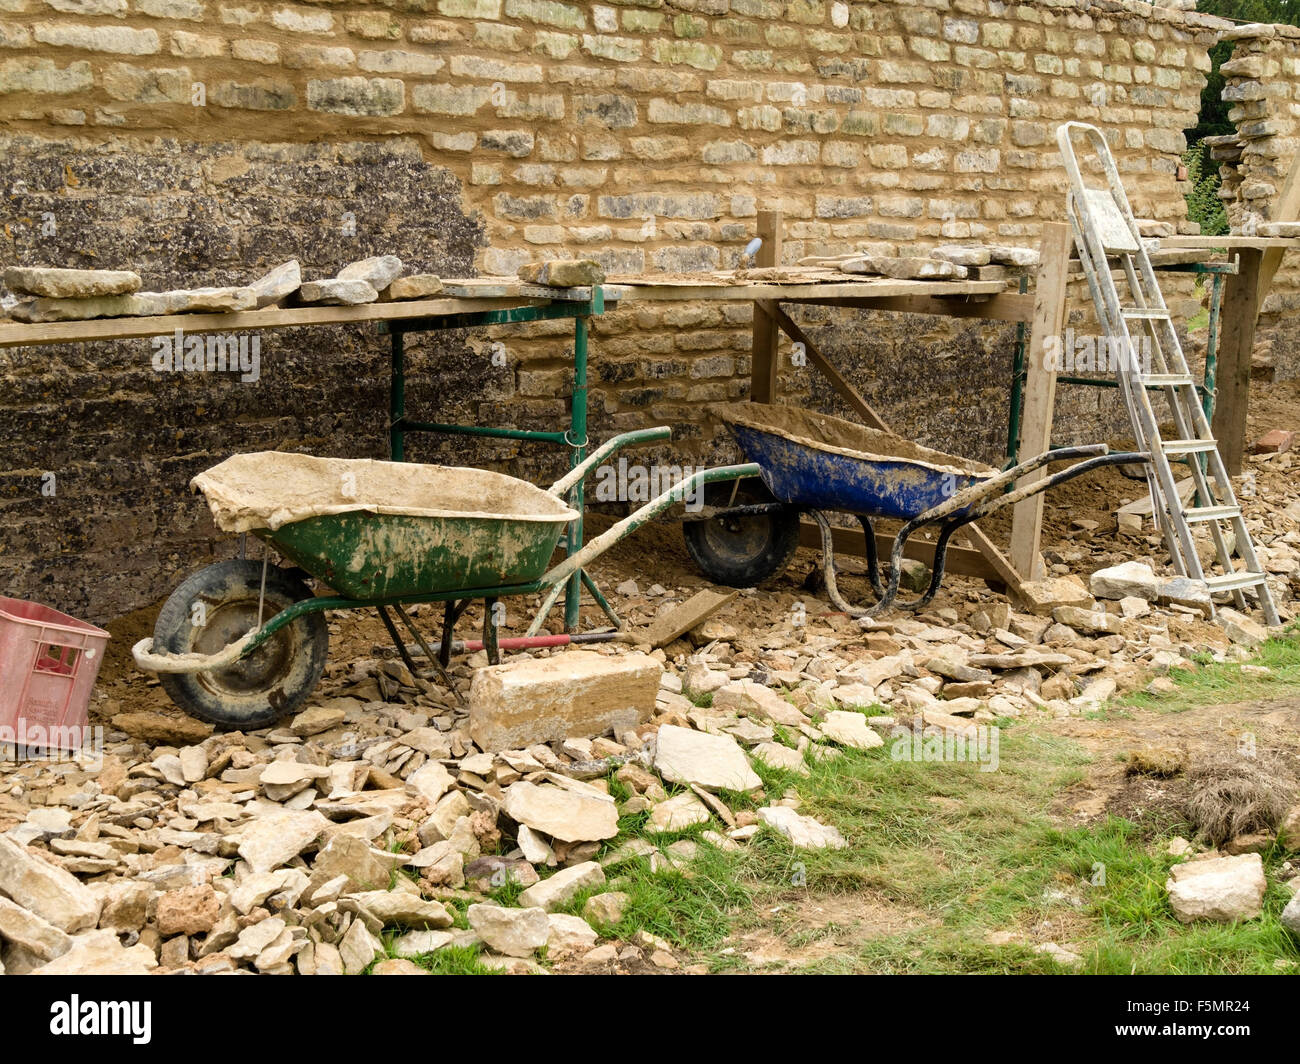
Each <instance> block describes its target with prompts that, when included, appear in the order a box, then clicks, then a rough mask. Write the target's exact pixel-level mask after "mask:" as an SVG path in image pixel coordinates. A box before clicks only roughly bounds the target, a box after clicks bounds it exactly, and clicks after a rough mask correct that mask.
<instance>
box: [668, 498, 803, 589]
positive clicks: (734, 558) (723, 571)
mask: <svg viewBox="0 0 1300 1064" xmlns="http://www.w3.org/2000/svg"><path fill="white" fill-rule="evenodd" d="M704 501H705V505H707V506H725V505H727V504H728V503H729V502H732V501H733V499H732V484H731V483H730V482H726V481H724V482H721V483H717V484H708V485H706V486H705V489H704ZM774 501H775V500H774V499H773V498H772V494H771V492H769V491H768V490H767V488H766V487H764V486H763V482H762V481H761V480H758V479H757V478H749V479H746V480H742V481H740V486H739V489H738V490H737V491H736V494H735V498H734V502H735V504H736V505H754V504H757V503H768V502H774ZM682 535H683V536H684V537H685V539H686V551H687V553H688V554H690V556H691V560H692V561H694V562H695V564H696V565H697V566H699V568H700V571H701V572H702V573H704V575H705V576H707V577H708V578H709V579H710V580H712V581H713V582H714V583H716V584H725V585H726V586H727V587H758V586H759V585H761V584H763V583H765V582H766V581H768V580H771V579H773V578H774V577H776V576H779V575H780V574H781V573H782V572H784V571H785V567H786V566H787V565H789V564H790V559H791V558H793V557H794V552H795V551H796V550H797V549H798V547H799V511H798V510H796V509H794V508H793V507H783V508H782V509H780V510H777V511H774V512H772V513H767V514H753V515H750V516H747V517H737V518H729V517H715V518H713V519H711V520H708V521H684V522H682Z"/></svg>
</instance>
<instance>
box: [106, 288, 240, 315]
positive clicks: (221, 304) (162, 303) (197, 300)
mask: <svg viewBox="0 0 1300 1064" xmlns="http://www.w3.org/2000/svg"><path fill="white" fill-rule="evenodd" d="M131 299H132V301H133V302H132V309H131V311H130V313H131V314H132V315H138V316H140V317H152V316H154V315H158V314H195V313H209V314H221V313H231V312H233V311H237V310H252V309H253V308H254V307H256V306H257V293H256V292H255V291H254V290H253V289H252V288H192V289H183V290H179V291H175V292H137V293H136V294H135V295H134V296H132V297H131Z"/></svg>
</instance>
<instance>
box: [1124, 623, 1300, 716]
mask: <svg viewBox="0 0 1300 1064" xmlns="http://www.w3.org/2000/svg"><path fill="white" fill-rule="evenodd" d="M1242 665H1252V666H1255V665H1264V666H1266V667H1267V668H1268V669H1269V670H1270V674H1268V675H1253V674H1251V673H1249V672H1243V671H1242ZM1169 678H1170V679H1171V680H1173V682H1174V683H1175V684H1176V685H1177V687H1178V690H1176V691H1174V692H1171V693H1170V694H1165V695H1150V694H1147V693H1145V692H1139V693H1137V694H1133V695H1130V696H1129V697H1128V698H1126V699H1125V700H1124V703H1123V704H1125V705H1129V706H1137V707H1139V708H1142V709H1154V710H1158V711H1160V712H1162V713H1179V712H1182V711H1184V710H1187V709H1191V708H1192V707H1193V706H1203V705H1231V704H1232V703H1234V702H1254V701H1263V700H1266V699H1270V698H1285V697H1286V696H1288V695H1294V694H1300V633H1297V632H1296V631H1295V630H1294V629H1291V630H1288V631H1287V632H1286V633H1285V634H1284V635H1282V636H1278V637H1275V638H1272V639H1269V640H1267V641H1266V642H1265V643H1264V644H1263V646H1261V647H1259V648H1258V650H1257V652H1256V653H1255V655H1254V656H1253V657H1252V658H1251V659H1250V660H1249V661H1247V662H1242V663H1228V662H1217V661H1214V660H1212V659H1208V658H1205V659H1202V661H1201V663H1199V665H1198V667H1197V668H1194V669H1170V670H1169Z"/></svg>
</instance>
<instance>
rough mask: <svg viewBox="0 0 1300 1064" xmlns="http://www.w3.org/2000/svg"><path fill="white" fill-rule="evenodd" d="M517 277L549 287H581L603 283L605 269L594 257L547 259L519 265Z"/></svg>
mask: <svg viewBox="0 0 1300 1064" xmlns="http://www.w3.org/2000/svg"><path fill="white" fill-rule="evenodd" d="M519 279H520V280H521V281H528V282H529V283H531V284H544V285H546V286H548V287H550V288H581V287H583V286H585V285H592V284H604V283H605V270H604V268H603V267H602V266H601V265H600V263H598V262H596V261H595V260H594V259H548V260H547V261H546V262H530V263H528V264H526V265H524V266H520V267H519Z"/></svg>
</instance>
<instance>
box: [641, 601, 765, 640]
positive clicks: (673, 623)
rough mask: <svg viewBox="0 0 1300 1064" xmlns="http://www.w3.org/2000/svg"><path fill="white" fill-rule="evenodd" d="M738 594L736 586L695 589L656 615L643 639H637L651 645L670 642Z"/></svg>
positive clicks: (696, 625)
mask: <svg viewBox="0 0 1300 1064" xmlns="http://www.w3.org/2000/svg"><path fill="white" fill-rule="evenodd" d="M739 594H740V591H739V590H738V589H737V588H728V589H727V590H725V591H720V590H716V589H714V588H711V587H706V588H705V589H704V590H702V591H697V592H695V594H694V595H692V596H691V597H690V598H688V599H687V600H686V601H685V602H683V603H681V604H680V605H677V606H674V607H673V608H672V609H671V610H669V611H668V612H667V613H665V614H662V615H661V616H659V617H656V618H655V619H654V621H652V622H651V624H650V629H649V631H647V632H646V633H645V636H644V639H641V640H639V641H641V642H647V643H649V644H650V645H651V646H652V647H661V646H664V645H665V644H666V643H671V642H672V641H673V640H674V639H676V638H677V637H678V636H679V635H685V634H686V633H687V632H689V631H690V630H691V629H692V628H696V627H698V626H699V625H701V624H703V623H704V622H705V621H707V620H708V619H709V618H710V617H712V616H713V615H714V614H715V613H717V612H718V610H720V609H722V607H723V606H725V605H727V603H729V602H731V601H732V599H734V598H735V597H736V596H737V595H739Z"/></svg>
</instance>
